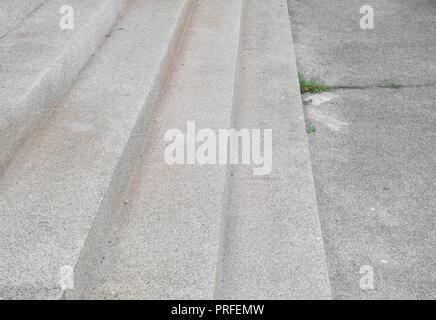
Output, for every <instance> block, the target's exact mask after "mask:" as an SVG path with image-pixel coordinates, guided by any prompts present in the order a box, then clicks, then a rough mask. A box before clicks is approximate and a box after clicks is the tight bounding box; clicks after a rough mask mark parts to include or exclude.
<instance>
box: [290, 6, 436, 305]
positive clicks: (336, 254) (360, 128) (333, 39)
mask: <svg viewBox="0 0 436 320" xmlns="http://www.w3.org/2000/svg"><path fill="white" fill-rule="evenodd" d="M289 4H290V9H291V10H290V12H291V22H292V25H293V31H294V39H295V47H296V52H297V56H298V61H299V68H300V70H302V71H303V72H305V73H306V74H308V75H311V74H312V75H313V74H315V75H318V76H320V77H321V80H323V81H324V82H326V83H327V84H330V85H338V86H358V87H363V88H362V89H360V90H350V89H346V90H336V91H335V92H334V93H335V94H337V95H338V97H337V98H335V99H333V100H331V101H329V102H326V103H323V104H320V105H317V106H313V105H310V104H308V105H307V106H306V114H307V121H308V122H311V123H312V124H313V125H314V126H315V127H316V133H314V134H311V135H310V140H309V141H310V146H311V157H312V161H313V165H314V174H315V186H316V193H317V200H318V207H319V213H320V220H321V226H322V231H323V235H324V242H325V248H326V253H327V262H328V266H329V274H330V280H331V288H332V294H333V297H334V298H339V299H350V298H351V299H380V298H386V299H434V298H435V297H436V289H435V288H436V273H435V270H436V249H435V243H436V233H435V218H434V215H435V206H436V203H435V192H436V189H435V183H434V181H435V179H436V177H435V170H434V168H435V167H436V159H435V150H436V131H435V128H436V126H435V125H436V113H435V99H436V89H435V86H434V84H435V80H436V77H435V76H436V60H435V57H436V42H435V34H436V4H435V3H434V1H406V0H400V1H387V0H383V1H366V2H365V4H369V5H373V6H374V9H375V29H374V30H367V31H363V30H361V29H360V28H359V19H360V16H361V15H360V14H359V8H360V6H361V5H362V2H360V1H347V3H346V4H345V3H344V1H328V2H322V1H314V0H309V1H289ZM386 83H390V84H399V85H402V86H404V88H400V89H392V88H382V87H379V86H383V85H385V84H386ZM417 85H428V86H423V87H415V86H417ZM363 265H368V266H371V267H372V268H373V269H374V286H375V289H374V290H368V291H364V290H361V288H360V286H359V280H360V279H361V277H362V275H361V274H359V270H360V268H361V267H362V266H363Z"/></svg>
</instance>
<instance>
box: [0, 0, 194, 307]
mask: <svg viewBox="0 0 436 320" xmlns="http://www.w3.org/2000/svg"><path fill="white" fill-rule="evenodd" d="M192 2H193V1H190V0H180V1H173V0H147V1H146V0H137V1H132V2H131V4H130V5H129V7H128V10H127V12H126V15H125V17H124V18H123V19H122V20H121V21H120V22H119V23H118V25H117V26H116V27H115V29H114V31H113V32H112V34H111V36H110V37H109V38H107V41H106V42H105V43H104V45H103V46H102V47H101V49H100V50H99V51H98V53H97V54H96V55H95V56H94V57H93V58H92V59H91V60H90V62H89V64H88V65H87V68H86V69H85V70H84V71H83V72H82V73H81V75H80V77H79V78H78V79H77V81H76V82H75V84H74V86H73V87H72V89H71V91H70V92H69V93H68V94H67V95H66V96H65V97H64V98H63V99H62V100H61V101H60V102H59V103H58V104H57V107H56V108H55V110H54V112H53V114H52V115H51V116H50V118H49V119H47V121H45V125H44V126H43V127H41V128H39V129H38V130H37V131H36V132H35V135H33V136H32V137H31V138H30V139H29V140H28V141H27V142H26V143H25V144H24V145H23V147H22V148H20V150H19V152H17V154H16V155H15V158H14V160H13V161H12V162H11V163H10V165H9V166H8V167H7V169H6V170H5V172H4V174H3V176H2V177H1V178H0V219H1V221H2V223H1V224H0V239H1V241H0V244H1V245H0V270H1V272H0V298H2V299H4V298H14V299H16V298H20V299H22V298H30V299H35V298H38V299H53V298H60V297H62V296H63V295H64V293H65V290H66V289H69V288H71V286H72V284H71V282H70V280H71V279H72V275H73V274H74V275H75V276H76V278H80V277H79V275H80V267H78V268H76V266H78V265H79V264H80V261H79V257H80V254H81V251H82V250H84V251H85V252H86V248H87V247H86V243H87V240H86V239H87V237H88V234H89V231H90V230H92V231H93V232H94V233H95V234H93V237H97V236H98V230H99V228H95V227H94V226H93V227H92V228H91V225H92V223H93V221H94V219H95V217H100V216H105V212H106V211H108V212H111V211H113V210H112V205H114V206H115V205H117V204H118V203H120V201H121V200H122V199H123V191H122V186H123V185H125V184H126V180H127V179H128V177H129V176H130V171H131V168H132V167H133V166H134V161H135V159H137V158H139V155H138V150H140V149H141V146H142V144H143V134H144V132H145V130H146V128H147V123H148V120H149V112H151V109H152V106H153V105H154V103H155V101H156V99H157V97H158V95H159V92H160V91H161V86H162V83H163V81H164V79H165V77H166V74H167V73H168V69H169V66H170V65H171V63H170V61H171V59H172V56H173V55H174V52H175V50H176V44H177V41H178V38H179V37H180V35H181V33H182V31H183V30H184V25H185V23H186V21H187V19H188V12H189V11H190V9H189V8H190V5H191V4H192ZM73 3H74V4H75V5H82V6H83V10H79V12H82V13H83V15H84V16H82V15H77V14H76V24H77V25H78V26H79V25H82V23H81V22H83V23H85V22H86V21H88V25H87V26H88V27H87V28H86V30H88V32H89V35H88V36H87V37H86V39H82V40H84V41H81V40H80V36H79V35H77V34H76V33H74V34H71V35H70V37H68V39H70V40H71V41H72V42H71V41H69V42H68V41H66V40H64V39H63V38H62V37H61V36H60V34H57V33H56V32H58V31H54V29H53V30H52V31H53V33H50V32H49V30H48V29H50V27H43V25H45V24H47V22H48V21H51V20H50V19H49V18H48V17H47V16H46V15H49V14H53V12H54V14H55V15H56V12H58V8H59V7H58V5H59V4H60V3H58V2H57V1H50V2H48V3H47V6H53V8H52V9H53V10H55V9H56V10H55V11H52V10H48V8H47V7H44V8H41V10H42V13H40V14H42V15H43V16H40V14H39V13H35V16H34V19H36V20H38V21H40V24H39V25H40V27H41V28H43V30H38V29H37V30H35V32H36V31H38V32H39V31H41V32H42V33H43V34H44V38H43V39H40V38H39V37H38V36H37V35H35V33H32V35H33V36H32V37H31V38H29V42H27V41H26V42H16V43H15V44H14V43H13V40H8V39H9V38H10V37H12V36H13V34H15V37H18V35H19V34H20V33H21V32H24V30H27V31H28V32H30V30H28V26H27V23H28V22H29V21H26V22H25V23H24V25H23V26H22V27H19V28H17V29H16V30H14V32H13V33H12V32H11V33H9V34H8V36H7V38H8V39H6V38H5V39H3V40H1V41H5V40H6V41H11V42H8V43H9V45H8V46H7V50H5V51H4V50H2V52H1V56H2V58H1V59H0V60H1V61H2V63H3V57H9V56H10V54H11V53H12V52H18V48H20V47H21V48H23V50H24V52H23V55H20V56H18V57H17V59H16V60H14V61H10V62H11V65H7V68H8V69H7V70H8V71H7V72H4V73H3V72H2V73H1V77H2V80H1V81H3V80H5V81H6V82H5V84H6V85H5V86H3V85H4V82H1V81H0V83H2V89H1V90H2V94H1V96H2V98H3V97H4V96H3V93H5V94H7V97H8V99H4V100H3V101H5V100H6V102H11V101H12V100H13V98H14V97H15V98H16V96H24V100H26V101H27V102H26V103H28V104H29V105H30V104H31V102H35V101H36V100H35V99H36V98H35V96H38V95H39V94H40V96H39V98H41V99H42V98H43V97H45V95H51V94H54V92H55V91H56V89H57V88H58V86H59V84H58V83H57V82H56V83H54V82H53V81H55V80H56V81H60V82H61V83H62V82H64V80H66V79H67V78H70V76H69V75H72V74H73V73H74V72H76V71H77V70H79V69H80V65H81V64H82V63H83V62H84V61H85V60H86V56H88V55H89V54H90V53H91V52H93V51H95V50H94V49H95V48H96V43H95V42H96V41H97V38H98V37H99V35H101V34H105V32H106V31H107V30H108V29H109V28H110V25H111V21H113V19H114V18H115V15H116V12H117V11H118V9H117V10H114V6H116V7H117V8H120V7H121V4H122V2H121V1H104V2H103V1H88V0H87V1H70V4H73ZM85 3H86V4H85ZM97 3H99V5H98V6H97V7H95V6H96V5H97ZM103 3H104V4H103ZM86 7H87V8H88V9H96V8H98V10H97V11H95V10H91V11H92V12H93V13H92V15H93V17H94V18H92V19H91V17H90V16H89V12H88V9H86V10H85V8H86ZM77 8H78V7H76V12H77ZM49 12H50V13H49ZM85 17H88V18H85ZM97 17H100V19H104V20H106V23H102V22H101V21H100V20H99V21H100V22H99V23H98V24H97V25H96V24H95V21H94V20H93V19H96V18H97ZM91 21H94V23H91ZM29 23H30V22H29ZM50 23H51V22H50ZM50 23H49V24H50ZM53 23H56V24H57V20H56V22H53ZM103 25H105V26H106V27H103ZM91 26H92V27H91ZM45 28H48V29H47V30H46V29H45ZM53 28H54V27H53ZM50 30H51V29H50ZM91 31H92V32H91ZM48 34H52V35H53V37H54V38H55V39H54V41H51V39H50V38H47V37H46V36H48ZM83 35H84V34H82V35H81V36H83ZM77 37H79V38H77ZM42 40H44V41H49V44H46V43H44V44H41V45H42V48H40V47H38V46H37V47H35V49H34V50H33V58H32V59H31V54H30V52H31V48H32V46H33V45H36V42H38V41H42ZM67 43H74V44H75V45H77V46H78V47H79V48H81V49H82V50H84V52H83V53H81V54H80V57H78V56H76V57H75V58H74V57H73V56H74V54H70V53H68V54H67V53H66V51H68V50H70V49H71V48H70V47H68V45H67ZM60 44H63V46H62V47H63V49H62V50H61V49H59V47H58V45H60ZM82 45H84V47H83V46H82ZM88 45H89V46H90V47H91V48H88V47H87V46H88ZM2 46H3V43H2ZM53 46H54V47H55V48H57V49H55V50H54V51H55V52H56V55H53V54H48V53H51V52H52V50H45V49H50V48H51V49H53ZM54 51H53V52H54ZM73 51H74V52H76V51H77V50H73ZM76 53H78V52H76ZM17 54H18V53H17ZM70 58H71V59H72V60H71V59H70ZM26 59H27V60H29V61H27V63H25V62H26ZM30 60H32V62H30ZM19 61H22V62H23V68H22V69H21V72H23V74H24V73H27V72H28V73H29V75H30V76H29V78H22V77H18V78H16V76H17V75H14V73H13V72H12V71H13V70H16V71H18V70H20V69H19V68H18V66H17V64H18V63H19ZM50 61H51V62H53V61H54V64H52V65H51V67H50V68H49V69H48V70H45V71H43V70H44V69H42V67H41V66H42V65H45V66H47V63H49V62H50ZM58 64H59V65H60V66H59V67H57V65H58ZM32 65H33V68H32ZM61 66H65V67H67V69H68V70H66V69H65V68H64V67H61ZM3 68H5V66H3ZM35 70H36V71H35ZM74 70H75V71H74ZM33 71H35V72H33ZM73 71H74V72H73ZM41 72H43V73H42V75H41ZM7 76H10V77H12V78H11V79H8V78H7ZM38 77H42V79H40V78H38ZM35 79H40V81H39V82H38V81H37V80H35ZM18 84H19V85H18ZM29 87H32V88H35V90H36V91H38V92H39V93H33V92H34V91H30V93H29V91H28V90H27V89H28V88H29ZM38 88H40V89H38ZM43 88H45V89H47V90H48V91H44V90H43ZM6 89H8V90H9V91H8V90H6ZM19 92H20V94H18V93H19ZM43 93H44V94H43ZM31 96H33V97H34V98H31ZM39 98H38V99H39ZM44 99H45V98H44ZM3 101H2V102H3ZM35 103H36V102H35ZM9 106H11V104H6V108H9ZM23 106H24V105H23ZM39 107H40V106H35V108H39ZM3 108H4V106H3V105H2V111H1V112H2V115H1V117H0V119H2V123H3V120H4V118H3V116H4V115H5V116H7V117H10V116H11V114H10V113H6V114H4V113H3ZM21 108H22V110H21V111H22V112H23V118H20V119H21V120H23V121H24V119H25V118H26V119H27V121H28V120H29V118H32V116H31V115H29V114H27V113H26V112H25V111H26V109H25V108H24V107H21ZM31 110H32V112H33V111H35V112H36V110H35V109H33V108H32V109H31ZM9 111H10V112H12V111H16V110H15V109H12V110H9ZM17 111H18V110H17ZM38 113H39V112H38ZM7 120H10V118H7ZM16 120H17V121H18V120H19V119H16ZM21 120H20V121H21ZM17 121H15V122H13V123H15V125H16V126H17V128H18V129H20V128H21V127H20V126H19V123H21V122H17ZM22 123H23V124H24V123H26V122H22ZM12 127H13V128H15V126H12ZM1 128H2V130H1V138H2V139H3V138H5V137H4V135H5V134H6V133H8V134H7V135H6V138H10V137H11V135H9V132H5V131H4V130H5V126H4V125H3V126H2V127H1ZM18 129H17V130H18ZM11 130H12V129H11ZM20 132H21V131H20ZM14 134H18V132H14ZM6 141H8V140H6ZM2 143H3V142H2ZM2 148H3V145H2ZM2 151H4V148H3V149H2ZM97 225H98V223H97ZM91 239H95V238H91ZM91 242H92V241H91ZM84 245H85V247H84ZM85 255H86V254H85Z"/></svg>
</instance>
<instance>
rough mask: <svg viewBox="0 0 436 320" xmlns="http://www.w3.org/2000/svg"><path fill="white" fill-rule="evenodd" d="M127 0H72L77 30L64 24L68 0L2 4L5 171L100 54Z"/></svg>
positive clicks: (1, 163) (0, 108) (0, 125)
mask: <svg viewBox="0 0 436 320" xmlns="http://www.w3.org/2000/svg"><path fill="white" fill-rule="evenodd" d="M125 3H126V0H107V1H101V0H71V1H68V5H70V6H71V7H72V8H73V9H74V30H63V29H61V27H60V24H59V22H60V18H61V15H60V8H61V7H62V6H64V5H65V1H63V0H47V1H30V0H29V1H25V0H19V1H18V3H17V2H16V1H13V4H11V3H10V4H2V5H1V8H2V12H3V13H2V16H3V15H5V16H7V17H8V18H7V19H6V20H5V22H3V23H2V25H1V30H0V32H1V33H0V35H1V37H0V48H1V50H0V61H1V64H0V174H1V173H2V171H4V169H5V167H6V166H7V164H8V163H9V162H10V160H11V159H12V158H13V155H14V153H15V151H16V150H17V149H18V147H19V146H20V145H22V144H23V143H24V141H25V140H26V138H27V137H28V136H29V134H30V133H31V132H32V131H33V130H34V129H35V128H37V127H38V125H39V124H40V123H41V121H42V120H43V119H45V118H46V116H47V114H48V113H49V112H50V111H52V110H53V107H54V106H55V104H56V101H57V99H58V98H59V97H60V96H62V94H63V93H65V92H66V91H67V90H68V88H69V87H70V85H71V83H72V82H73V79H74V78H75V77H76V75H77V74H78V72H79V71H80V70H81V69H82V68H83V66H84V65H85V64H86V62H87V61H88V60H89V58H90V57H91V55H92V54H94V53H95V51H96V50H97V48H98V47H99V45H100V44H101V42H102V41H103V39H105V35H107V34H108V33H109V32H110V30H111V28H112V26H113V24H114V22H115V21H116V19H117V17H118V15H119V13H120V12H121V10H122V8H123V7H124V4H125Z"/></svg>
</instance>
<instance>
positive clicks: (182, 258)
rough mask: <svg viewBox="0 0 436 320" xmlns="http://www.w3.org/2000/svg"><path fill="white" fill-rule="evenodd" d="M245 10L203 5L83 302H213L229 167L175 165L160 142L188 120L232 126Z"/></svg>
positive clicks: (208, 1)
mask: <svg viewBox="0 0 436 320" xmlns="http://www.w3.org/2000/svg"><path fill="white" fill-rule="evenodd" d="M241 5H242V1H236V0H220V1H215V0H203V1H198V2H197V4H196V8H195V10H194V12H193V14H192V19H191V23H190V26H189V28H188V29H187V32H186V35H185V38H184V41H183V45H182V47H181V49H180V53H179V54H178V59H177V60H176V61H175V69H174V72H173V73H172V74H171V75H170V78H169V80H168V83H167V85H166V89H165V93H164V95H163V96H162V97H161V99H160V102H159V104H158V107H157V108H158V111H157V112H156V114H155V115H154V116H153V121H152V126H151V127H150V135H149V136H148V138H147V140H148V141H147V147H146V148H145V151H144V154H143V156H142V161H141V163H140V165H139V166H138V168H137V171H136V172H135V174H134V175H135V179H134V180H133V181H132V184H131V185H130V187H129V188H130V192H129V193H128V195H129V196H128V198H126V199H125V201H124V206H123V207H122V208H121V209H120V211H119V212H118V213H117V215H118V217H119V219H118V221H117V223H113V225H112V231H111V232H107V237H106V241H105V244H106V249H105V250H101V256H100V257H99V259H98V260H97V261H98V262H99V263H98V264H97V265H94V268H93V269H92V270H91V272H90V273H89V274H88V275H87V277H84V278H83V281H84V282H85V283H86V284H88V286H87V287H86V288H85V290H84V291H83V293H82V296H81V297H82V298H110V299H114V298H124V299H125V298H127V299H132V298H140V299H150V298H151V299H168V298H169V299H186V298H196V299H211V298H213V294H214V288H215V275H216V266H217V257H218V252H219V242H220V220H221V215H222V209H223V207H222V206H223V203H224V200H225V183H226V179H225V177H226V166H224V165H221V166H220V165H172V166H171V165H168V164H166V162H165V161H164V151H165V148H166V145H167V144H168V142H166V141H164V139H163V138H164V136H165V133H166V132H167V130H170V129H180V130H181V131H185V130H186V126H187V121H190V120H195V122H196V126H197V128H198V129H201V128H210V129H212V130H218V129H220V128H229V126H230V124H231V116H232V106H233V95H234V83H235V73H236V69H237V59H238V48H239V35H240V17H241V10H242V8H241ZM93 252H94V254H95V251H93ZM91 259H92V260H94V261H95V260H96V259H93V258H91Z"/></svg>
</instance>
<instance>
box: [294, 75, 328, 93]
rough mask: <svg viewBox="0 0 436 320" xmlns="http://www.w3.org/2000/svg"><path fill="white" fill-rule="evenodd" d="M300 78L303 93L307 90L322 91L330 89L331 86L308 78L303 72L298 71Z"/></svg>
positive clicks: (312, 91) (311, 91)
mask: <svg viewBox="0 0 436 320" xmlns="http://www.w3.org/2000/svg"><path fill="white" fill-rule="evenodd" d="M298 80H299V82H300V91H301V94H303V93H306V92H310V93H321V92H324V91H328V90H329V89H330V87H329V86H328V85H326V84H324V83H321V82H318V81H316V80H313V79H310V80H308V79H306V78H305V77H304V75H303V74H302V73H298Z"/></svg>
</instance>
